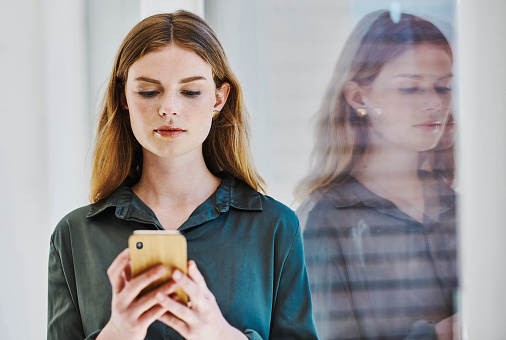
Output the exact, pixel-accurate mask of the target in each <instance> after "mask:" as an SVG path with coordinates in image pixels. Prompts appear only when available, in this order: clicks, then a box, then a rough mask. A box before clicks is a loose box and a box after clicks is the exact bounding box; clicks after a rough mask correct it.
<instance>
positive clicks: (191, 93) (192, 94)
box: [181, 90, 200, 98]
mask: <svg viewBox="0 0 506 340" xmlns="http://www.w3.org/2000/svg"><path fill="white" fill-rule="evenodd" d="M181 93H182V94H183V95H185V96H186V97H190V98H191V97H197V96H199V95H200V91H190V90H184V91H181Z"/></svg>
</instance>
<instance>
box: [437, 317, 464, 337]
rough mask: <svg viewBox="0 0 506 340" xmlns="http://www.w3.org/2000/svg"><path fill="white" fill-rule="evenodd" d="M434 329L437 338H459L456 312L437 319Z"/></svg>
mask: <svg viewBox="0 0 506 340" xmlns="http://www.w3.org/2000/svg"><path fill="white" fill-rule="evenodd" d="M434 330H435V331H436V338H437V339H438V340H452V339H460V335H459V334H460V331H459V323H458V313H457V314H454V315H452V316H450V317H447V318H446V319H443V320H441V321H439V322H438V323H437V324H436V325H435V326H434Z"/></svg>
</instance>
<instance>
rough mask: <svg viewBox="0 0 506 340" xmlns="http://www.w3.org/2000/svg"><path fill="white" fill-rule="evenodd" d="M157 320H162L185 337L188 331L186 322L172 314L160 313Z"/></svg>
mask: <svg viewBox="0 0 506 340" xmlns="http://www.w3.org/2000/svg"><path fill="white" fill-rule="evenodd" d="M158 320H160V321H161V322H163V323H164V324H166V325H167V326H169V327H171V328H173V329H174V330H176V332H178V333H179V334H181V335H182V336H183V337H185V338H186V337H187V334H188V333H189V331H190V327H189V326H188V324H186V323H185V322H184V321H182V320H180V319H178V318H177V317H176V316H174V315H173V314H170V313H165V314H163V315H161V316H160V317H159V318H158Z"/></svg>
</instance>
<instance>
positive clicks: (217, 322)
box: [48, 11, 316, 339]
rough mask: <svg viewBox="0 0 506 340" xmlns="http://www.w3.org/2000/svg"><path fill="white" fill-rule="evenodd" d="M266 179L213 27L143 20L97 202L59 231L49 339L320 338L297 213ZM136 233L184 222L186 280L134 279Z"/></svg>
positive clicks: (99, 153) (103, 154)
mask: <svg viewBox="0 0 506 340" xmlns="http://www.w3.org/2000/svg"><path fill="white" fill-rule="evenodd" d="M263 186H264V182H263V180H262V178H261V177H260V176H259V175H258V174H257V172H256V171H255V169H254V167H253V164H252V161H251V159H250V155H249V148H248V130H247V125H246V113H245V111H244V108H243V101H242V94H241V88H240V86H239V83H238V82H237V80H236V78H235V77H234V75H233V74H232V72H231V70H230V68H229V66H228V62H227V60H226V57H225V54H224V52H223V49H222V47H221V45H220V43H219V42H218V40H217V39H216V37H215V35H214V33H213V31H212V30H211V28H210V27H209V26H208V25H207V24H206V23H205V22H204V21H203V20H202V19H200V18H199V17H198V16H196V15H194V14H191V13H188V12H184V11H180V12H176V13H173V14H159V15H154V16H152V17H149V18H147V19H145V20H143V21H142V22H140V23H139V24H137V25H136V26H135V27H134V28H133V29H132V31H131V32H130V33H129V34H128V35H127V37H126V38H125V40H124V41H123V44H122V45H121V47H120V50H119V52H118V54H117V57H116V60H115V63H114V68H113V71H112V75H111V78H110V81H109V86H108V88H107V92H106V94H105V99H104V104H103V110H102V114H101V117H100V121H99V126H98V133H97V137H96V144H95V150H94V163H93V172H92V179H91V201H92V204H91V205H90V206H86V207H83V208H80V209H77V210H75V211H73V212H71V213H70V214H69V215H67V216H66V217H64V218H63V219H62V221H61V222H60V223H59V224H58V226H57V227H56V229H55V231H54V233H53V235H52V237H51V245H50V257H49V316H48V338H49V339H82V338H86V339H92V338H97V339H144V338H146V339H166V338H170V339H182V338H183V337H184V338H186V339H204V338H205V339H243V338H250V339H267V338H271V339H275V338H292V339H315V338H316V335H315V334H316V332H315V329H314V323H313V320H312V314H311V301H310V295H309V286H308V283H307V275H306V270H305V265H304V256H303V252H302V242H301V235H300V230H299V227H298V221H297V218H296V215H295V214H294V213H293V212H292V211H290V210H289V209H288V208H286V207H285V206H283V205H282V204H280V203H278V202H276V201H274V200H273V199H271V198H269V197H266V196H264V195H262V194H260V193H259V192H258V191H263ZM137 229H153V230H163V229H166V230H176V229H177V230H179V231H180V232H181V233H182V234H183V235H184V236H185V237H186V239H187V242H188V258H189V259H191V261H189V262H188V275H184V274H183V273H181V272H180V271H177V270H176V271H174V272H173V273H172V280H171V281H170V282H168V283H166V284H164V285H162V286H161V287H159V288H157V289H156V290H154V291H150V292H147V293H144V294H142V293H140V292H141V291H142V290H143V289H144V288H145V287H147V286H148V285H149V284H150V283H151V282H153V281H155V280H156V279H157V278H159V277H161V276H162V275H163V273H164V272H165V268H164V267H163V266H162V265H160V266H157V267H154V268H152V269H150V270H148V271H147V272H145V273H143V274H141V275H139V276H137V277H135V278H132V277H131V275H130V264H129V253H128V250H124V249H125V248H126V246H127V239H128V237H129V236H130V235H131V234H132V232H133V231H134V230H137ZM197 266H198V267H197ZM178 288H181V289H182V290H183V291H184V292H185V293H186V294H187V295H188V297H189V303H188V305H184V304H181V303H179V302H178V301H177V300H176V299H175V298H173V296H174V295H173V293H174V292H175V290H176V289H178Z"/></svg>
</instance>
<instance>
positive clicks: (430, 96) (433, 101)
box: [424, 88, 443, 110]
mask: <svg viewBox="0 0 506 340" xmlns="http://www.w3.org/2000/svg"><path fill="white" fill-rule="evenodd" d="M424 102H425V109H426V110H439V109H441V108H442V107H443V98H442V96H441V94H439V93H437V91H436V89H435V88H432V89H428V90H427V91H426V92H425V98H424Z"/></svg>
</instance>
